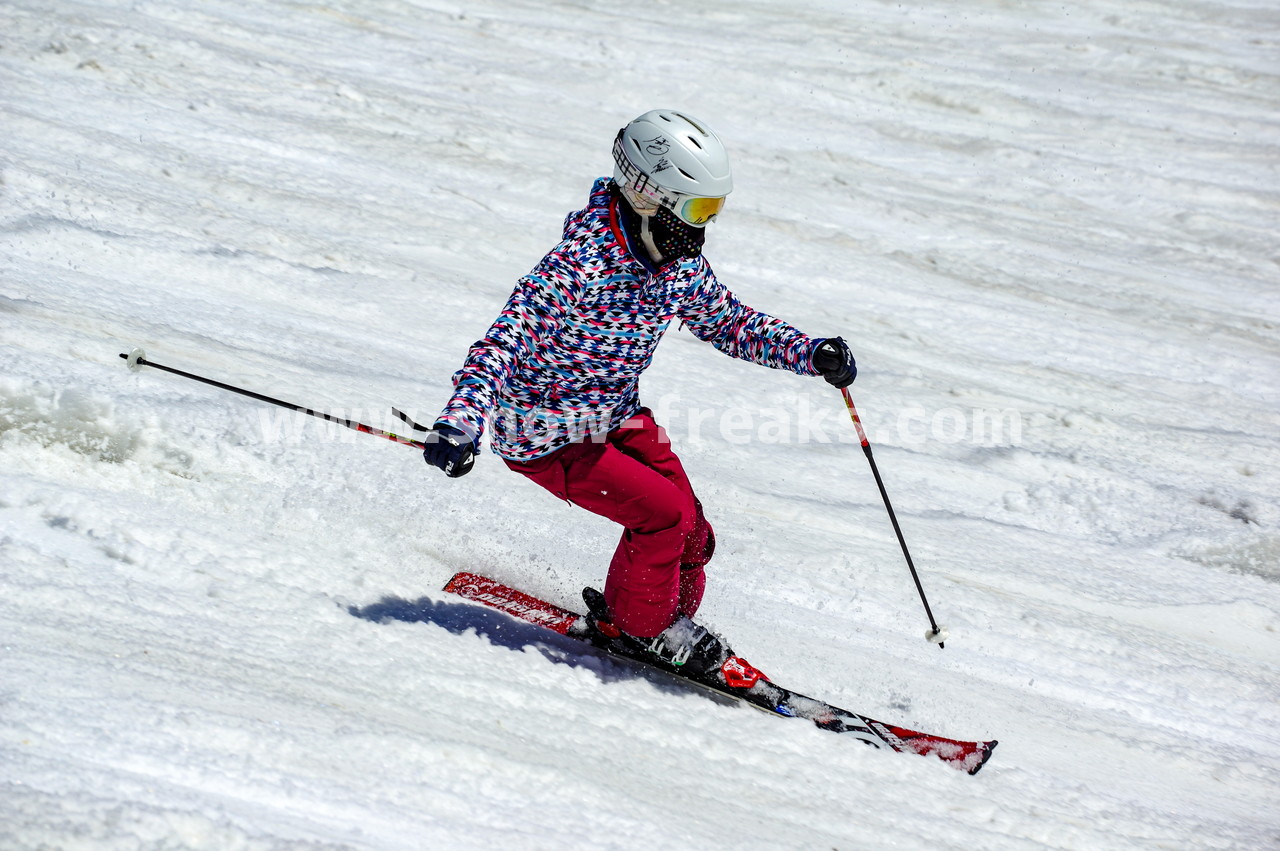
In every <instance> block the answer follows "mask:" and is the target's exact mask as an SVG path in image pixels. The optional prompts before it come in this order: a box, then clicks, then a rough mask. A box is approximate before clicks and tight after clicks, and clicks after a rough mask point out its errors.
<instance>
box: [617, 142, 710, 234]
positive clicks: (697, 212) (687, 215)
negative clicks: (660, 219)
mask: <svg viewBox="0 0 1280 851" xmlns="http://www.w3.org/2000/svg"><path fill="white" fill-rule="evenodd" d="M613 157H614V162H616V163H617V164H618V170H619V171H620V172H621V173H622V178H623V183H622V186H621V188H622V192H623V194H624V195H626V196H627V200H628V201H630V202H631V206H632V207H634V208H635V210H636V212H638V213H640V214H641V215H649V214H651V213H654V212H657V209H658V207H666V208H667V209H668V210H670V211H671V212H673V213H675V214H676V217H677V218H679V219H680V221H682V222H684V223H685V224H687V225H692V226H693V227H696V228H702V227H706V226H707V225H708V224H709V223H710V222H711V220H712V219H714V218H715V217H716V216H717V215H719V214H720V211H721V210H723V209H724V197H720V198H708V197H704V196H702V195H686V194H685V193H683V192H677V191H675V190H674V189H667V188H666V187H664V186H660V185H658V184H657V183H655V182H654V181H653V180H652V179H650V177H649V175H647V174H645V173H644V172H643V171H641V170H640V169H639V168H638V167H637V166H636V164H635V163H633V162H631V160H630V159H629V158H628V157H627V155H626V152H625V151H624V149H623V147H622V134H621V133H619V134H618V138H617V141H615V142H614V147H613Z"/></svg>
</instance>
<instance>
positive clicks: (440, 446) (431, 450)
mask: <svg viewBox="0 0 1280 851" xmlns="http://www.w3.org/2000/svg"><path fill="white" fill-rule="evenodd" d="M423 442H424V443H426V445H427V446H426V448H425V449H423V450H422V457H423V458H425V459H426V461H427V463H428V464H430V465H432V466H433V467H439V468H440V469H441V470H444V474H445V475H446V476H448V477H449V478H451V479H456V478H458V477H459V476H465V475H466V474H467V473H470V472H471V466H472V465H473V464H474V463H475V460H476V444H475V441H474V440H472V439H471V435H469V434H467V433H466V432H465V431H462V430H461V429H456V428H454V427H453V426H451V425H445V424H444V423H436V424H435V425H434V426H432V427H431V430H430V431H428V432H427V436H426V438H425V439H424V440H423Z"/></svg>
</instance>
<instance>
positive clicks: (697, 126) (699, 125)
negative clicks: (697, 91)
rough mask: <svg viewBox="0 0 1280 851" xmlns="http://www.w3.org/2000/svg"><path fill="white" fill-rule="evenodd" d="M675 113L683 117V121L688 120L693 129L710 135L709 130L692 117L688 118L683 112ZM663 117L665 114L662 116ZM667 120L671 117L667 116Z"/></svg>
mask: <svg viewBox="0 0 1280 851" xmlns="http://www.w3.org/2000/svg"><path fill="white" fill-rule="evenodd" d="M676 115H678V116H680V117H681V118H683V119H684V120H685V121H687V122H689V124H690V125H691V126H692V127H693V128H694V129H695V130H697V131H698V132H699V133H701V134H702V135H703V136H710V135H711V134H710V133H709V132H707V128H705V127H703V126H702V125H701V124H699V123H698V122H696V121H694V120H693V119H692V118H690V117H689V116H687V115H685V114H684V113H683V112H677V113H676ZM663 117H664V118H665V116H663ZM667 120H668V121H670V120H671V119H669V118H668V119H667ZM699 147H701V146H699Z"/></svg>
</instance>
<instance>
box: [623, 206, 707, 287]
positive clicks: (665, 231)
mask: <svg viewBox="0 0 1280 851" xmlns="http://www.w3.org/2000/svg"><path fill="white" fill-rule="evenodd" d="M613 195H614V197H615V198H617V199H618V214H619V217H620V218H621V219H622V228H623V230H625V231H626V233H627V238H628V239H629V240H630V241H631V243H632V245H635V246H637V247H639V248H641V249H643V250H644V251H645V252H646V253H647V254H648V259H649V260H650V261H652V262H653V263H655V264H656V265H657V266H659V267H662V266H665V265H667V264H668V263H670V262H671V261H672V260H678V259H679V258H681V257H688V258H690V259H692V258H694V257H697V256H698V255H699V254H701V253H702V244H703V243H704V242H705V241H706V238H707V229H706V228H695V227H694V226H693V225H688V224H685V223H684V222H682V221H680V219H679V217H677V216H676V214H675V213H673V212H671V211H670V210H668V209H667V208H666V207H659V208H658V211H657V212H656V213H654V214H653V215H650V216H642V215H640V214H639V213H637V212H636V211H635V210H634V209H632V207H631V205H630V204H629V203H628V202H627V199H626V198H623V197H622V193H621V192H619V191H618V189H617V187H616V186H615V187H614V189H613Z"/></svg>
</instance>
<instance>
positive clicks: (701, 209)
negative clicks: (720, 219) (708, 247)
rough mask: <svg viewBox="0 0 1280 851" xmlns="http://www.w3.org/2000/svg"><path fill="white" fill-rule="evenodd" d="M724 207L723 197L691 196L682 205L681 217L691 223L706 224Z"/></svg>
mask: <svg viewBox="0 0 1280 851" xmlns="http://www.w3.org/2000/svg"><path fill="white" fill-rule="evenodd" d="M723 208H724V199H723V198H689V199H688V200H686V201H685V202H684V203H683V204H681V205H680V209H679V211H678V212H679V213H680V218H682V219H684V220H685V221H686V222H688V223H689V224H691V225H705V224H706V223H707V222H709V221H711V219H712V218H714V217H715V215H716V214H717V213H719V212H720V211H721V210H722V209H723Z"/></svg>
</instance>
